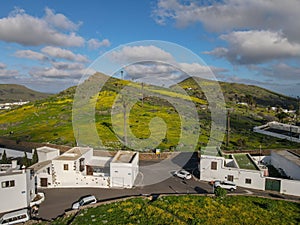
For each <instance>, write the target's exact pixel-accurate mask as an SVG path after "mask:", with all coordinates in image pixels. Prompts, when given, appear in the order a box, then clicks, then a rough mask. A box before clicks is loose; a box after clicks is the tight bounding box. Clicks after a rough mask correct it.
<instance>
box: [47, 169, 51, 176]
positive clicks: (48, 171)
mask: <svg viewBox="0 0 300 225" xmlns="http://www.w3.org/2000/svg"><path fill="white" fill-rule="evenodd" d="M47 173H48V174H49V175H50V167H48V168H47Z"/></svg>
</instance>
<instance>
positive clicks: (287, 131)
mask: <svg viewBox="0 0 300 225" xmlns="http://www.w3.org/2000/svg"><path fill="white" fill-rule="evenodd" d="M253 131H254V132H256V133H260V134H265V135H269V136H272V137H277V138H281V139H286V140H289V141H293V142H297V143H300V127H299V126H295V125H290V124H284V123H278V122H276V121H273V122H269V123H267V124H265V125H261V126H257V127H254V128H253Z"/></svg>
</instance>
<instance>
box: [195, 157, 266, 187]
mask: <svg viewBox="0 0 300 225" xmlns="http://www.w3.org/2000/svg"><path fill="white" fill-rule="evenodd" d="M212 161H214V162H217V170H211V162H212ZM224 161H225V159H224V158H223V157H214V156H201V159H200V165H199V166H200V168H199V170H200V179H201V180H205V181H212V180H227V178H228V175H232V176H233V177H234V180H233V182H234V183H236V185H237V186H240V187H247V188H254V189H259V190H264V189H265V177H263V172H262V171H258V170H244V169H239V168H231V167H225V166H224ZM246 178H247V179H251V184H246V182H245V180H246Z"/></svg>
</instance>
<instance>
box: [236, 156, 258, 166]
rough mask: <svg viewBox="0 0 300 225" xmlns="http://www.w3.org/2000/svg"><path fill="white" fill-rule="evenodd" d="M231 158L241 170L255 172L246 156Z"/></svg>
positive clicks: (252, 164)
mask: <svg viewBox="0 0 300 225" xmlns="http://www.w3.org/2000/svg"><path fill="white" fill-rule="evenodd" d="M233 157H234V158H235V160H236V162H237V164H238V165H239V167H240V168H241V169H246V170H257V168H256V166H255V164H254V163H253V162H252V161H251V159H250V158H249V157H248V156H247V155H246V154H235V155H234V156H233Z"/></svg>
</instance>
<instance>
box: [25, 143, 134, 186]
mask: <svg viewBox="0 0 300 225" xmlns="http://www.w3.org/2000/svg"><path fill="white" fill-rule="evenodd" d="M37 151H38V155H39V157H40V156H42V157H41V158H39V162H38V163H37V164H34V165H33V166H31V168H32V169H34V171H35V173H36V174H37V178H38V179H37V181H38V186H39V187H44V188H46V187H99V188H100V187H101V188H109V187H118V188H132V187H133V184H134V181H135V179H136V176H137V174H138V168H139V167H138V162H139V154H138V153H137V152H130V151H118V152H117V154H115V156H113V155H112V153H111V152H106V151H97V150H93V149H92V148H89V147H74V148H72V149H70V150H68V151H67V152H65V153H63V154H62V155H58V152H59V151H58V150H57V149H53V148H48V147H42V148H39V149H37Z"/></svg>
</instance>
